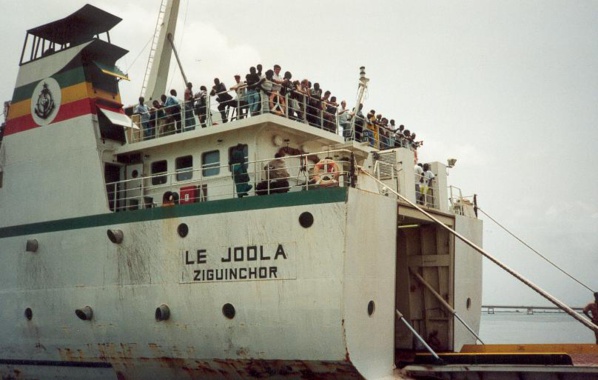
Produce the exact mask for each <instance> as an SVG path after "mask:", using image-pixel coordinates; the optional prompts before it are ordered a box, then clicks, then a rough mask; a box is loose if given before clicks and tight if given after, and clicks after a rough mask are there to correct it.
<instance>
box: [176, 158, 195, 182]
mask: <svg viewBox="0 0 598 380" xmlns="http://www.w3.org/2000/svg"><path fill="white" fill-rule="evenodd" d="M174 166H175V170H176V180H177V181H186V180H189V179H191V178H193V156H183V157H177V159H176V160H175V161H174Z"/></svg>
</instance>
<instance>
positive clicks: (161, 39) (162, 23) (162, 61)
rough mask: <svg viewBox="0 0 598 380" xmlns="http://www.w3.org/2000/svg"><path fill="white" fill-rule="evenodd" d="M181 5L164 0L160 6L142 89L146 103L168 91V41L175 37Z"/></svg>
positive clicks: (170, 52) (170, 0) (171, 0)
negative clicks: (170, 37) (171, 36)
mask: <svg viewBox="0 0 598 380" xmlns="http://www.w3.org/2000/svg"><path fill="white" fill-rule="evenodd" d="M179 3H180V1H179V0H162V4H161V5H160V14H159V15H158V21H157V22H156V30H155V32H154V40H153V42H152V48H151V50H150V56H149V59H148V63H147V69H146V70H145V77H144V79H143V87H142V89H141V95H142V96H143V97H144V98H145V100H146V101H150V100H153V99H160V95H162V94H164V93H165V91H166V81H167V80H168V70H169V69H170V59H171V57H172V45H171V43H170V42H169V41H168V35H174V32H175V30H176V22H177V16H178V13H179Z"/></svg>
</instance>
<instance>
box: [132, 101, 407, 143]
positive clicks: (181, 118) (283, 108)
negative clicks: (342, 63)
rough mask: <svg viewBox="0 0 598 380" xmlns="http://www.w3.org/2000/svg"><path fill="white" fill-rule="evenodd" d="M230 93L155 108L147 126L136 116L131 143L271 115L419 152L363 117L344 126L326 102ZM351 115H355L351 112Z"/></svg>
mask: <svg viewBox="0 0 598 380" xmlns="http://www.w3.org/2000/svg"><path fill="white" fill-rule="evenodd" d="M227 93H228V94H230V95H231V96H232V99H230V100H226V101H222V102H219V101H218V100H217V98H212V97H210V96H206V97H205V105H203V103H202V104H200V103H199V102H198V99H194V100H193V101H191V102H184V101H180V111H178V108H177V107H170V108H169V109H168V108H158V109H156V108H153V107H152V108H151V111H150V120H149V121H148V122H146V123H142V122H141V120H140V116H139V115H133V121H134V123H135V124H136V125H137V126H138V127H139V130H135V131H134V132H133V133H132V134H131V135H130V137H129V142H130V143H135V142H139V141H144V140H148V139H154V138H160V137H163V136H168V135H172V134H175V133H183V132H187V131H192V130H195V129H196V128H200V127H201V128H210V127H212V126H214V125H218V124H222V123H227V122H232V121H235V120H240V119H244V118H247V117H252V116H256V115H260V114H262V113H271V114H274V115H278V116H280V117H285V118H288V119H291V120H295V121H297V122H300V123H304V124H307V125H310V126H312V127H314V128H318V129H322V130H325V131H328V132H330V133H333V134H336V135H341V136H344V137H345V140H347V141H351V140H354V141H358V142H363V143H367V144H369V145H370V146H372V147H374V148H377V149H380V150H384V149H389V148H398V147H404V148H409V149H412V150H416V149H417V146H418V144H417V143H415V142H413V141H410V140H409V139H408V138H406V137H404V136H403V135H402V134H397V133H395V132H393V131H392V130H390V129H389V128H387V127H385V126H382V125H379V124H376V123H373V122H369V121H367V120H366V119H365V118H364V117H363V116H359V115H354V116H352V118H353V117H354V118H355V121H354V122H352V120H350V119H349V120H348V121H343V122H341V120H340V119H339V117H338V114H337V112H336V107H338V105H337V106H335V105H331V106H327V104H328V103H326V102H325V101H318V100H315V99H312V98H310V97H309V96H307V95H305V94H303V93H298V92H296V91H288V92H287V93H286V94H285V95H284V96H282V95H281V96H280V97H277V96H275V97H273V98H271V97H270V96H269V95H268V94H267V93H265V92H264V91H257V94H258V95H257V97H253V96H252V97H250V96H248V95H247V94H244V95H241V96H238V95H237V93H236V92H235V91H234V90H229V91H227ZM252 99H254V100H253V101H252ZM272 99H273V100H272ZM148 106H151V105H148ZM346 112H349V111H346ZM350 114H351V115H353V113H352V112H351V113H350Z"/></svg>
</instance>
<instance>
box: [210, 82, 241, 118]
mask: <svg viewBox="0 0 598 380" xmlns="http://www.w3.org/2000/svg"><path fill="white" fill-rule="evenodd" d="M210 96H216V100H217V101H218V111H220V116H221V118H222V122H223V123H226V122H228V119H227V117H226V108H227V107H234V106H235V103H234V100H233V97H232V96H231V94H229V93H228V92H227V91H226V86H225V85H224V83H222V82H220V79H218V78H214V85H213V86H212V91H210Z"/></svg>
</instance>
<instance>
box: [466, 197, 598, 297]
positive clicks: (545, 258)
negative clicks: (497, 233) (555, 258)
mask: <svg viewBox="0 0 598 380" xmlns="http://www.w3.org/2000/svg"><path fill="white" fill-rule="evenodd" d="M478 211H481V212H482V213H483V214H484V215H486V216H487V217H488V218H490V220H492V221H493V222H494V223H496V224H497V225H498V226H499V227H500V228H502V229H503V230H505V231H506V232H507V233H508V234H509V235H511V236H513V237H514V238H515V239H517V240H519V242H521V243H522V244H523V245H525V246H526V247H527V248H529V249H531V250H532V251H533V252H534V253H535V254H537V255H538V256H540V257H541V258H543V259H544V260H546V261H547V262H549V263H550V264H551V265H552V266H553V267H555V268H556V269H558V270H559V271H561V272H562V273H564V274H565V275H567V276H568V277H569V278H571V279H572V280H573V281H575V282H577V283H578V284H579V285H581V286H583V287H584V288H586V289H588V290H589V291H590V292H592V293H594V291H593V290H592V289H590V288H589V287H588V286H587V285H586V284H584V283H582V282H581V281H579V280H578V279H576V278H575V277H573V276H572V275H570V274H569V273H567V272H565V271H564V270H563V269H561V268H560V267H559V266H558V265H556V264H555V263H553V262H552V261H550V260H549V259H548V258H547V257H546V256H544V255H542V254H541V253H540V252H538V251H536V250H535V249H533V248H532V247H531V246H530V245H529V244H527V243H526V242H524V241H523V240H521V239H520V238H519V237H517V236H516V235H515V234H513V233H512V232H511V231H509V230H507V229H506V228H505V227H504V226H503V225H502V224H500V223H498V222H497V221H496V220H495V219H494V218H492V217H491V216H490V215H488V214H487V213H486V212H485V211H484V210H482V209H481V208H480V207H478Z"/></svg>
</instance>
